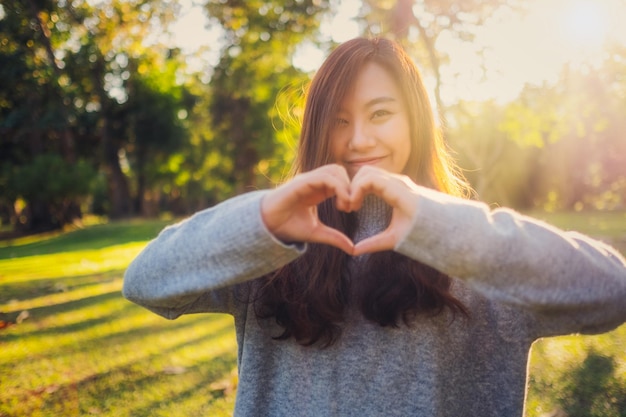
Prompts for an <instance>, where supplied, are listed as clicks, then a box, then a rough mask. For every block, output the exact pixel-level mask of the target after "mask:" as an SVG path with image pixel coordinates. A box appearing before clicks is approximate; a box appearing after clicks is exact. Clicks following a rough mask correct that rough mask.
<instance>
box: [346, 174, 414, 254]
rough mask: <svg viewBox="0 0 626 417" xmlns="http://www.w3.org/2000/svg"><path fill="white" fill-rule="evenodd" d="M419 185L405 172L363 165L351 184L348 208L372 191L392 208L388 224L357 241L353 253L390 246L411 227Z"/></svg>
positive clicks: (352, 209)
mask: <svg viewBox="0 0 626 417" xmlns="http://www.w3.org/2000/svg"><path fill="white" fill-rule="evenodd" d="M418 193H419V188H418V186H417V185H416V184H415V183H414V182H413V181H412V180H411V179H410V178H409V177H407V176H405V175H399V174H392V173H390V172H387V171H385V170H382V169H380V168H376V167H373V166H367V165H366V166H363V167H361V169H359V171H358V172H357V173H356V175H355V176H354V178H352V183H351V184H350V208H349V210H350V211H356V210H359V208H360V207H361V204H362V203H363V198H364V197H365V196H366V195H368V194H374V195H376V196H378V197H379V198H381V199H383V200H384V201H385V202H386V203H387V204H389V205H390V206H391V207H392V209H393V212H392V215H391V222H390V223H389V227H387V229H385V230H384V231H382V232H381V233H379V234H377V235H374V236H371V237H369V238H367V239H364V240H362V241H360V242H359V243H358V244H357V245H356V246H355V248H354V252H353V255H355V256H356V255H361V254H364V253H371V252H379V251H384V250H392V249H393V248H395V246H396V244H397V243H398V242H399V241H400V239H402V238H403V237H404V235H405V234H406V233H407V230H409V228H410V227H411V222H412V221H413V216H414V214H415V211H416V210H417V204H418V198H419V194H418Z"/></svg>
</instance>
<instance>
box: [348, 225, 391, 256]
mask: <svg viewBox="0 0 626 417" xmlns="http://www.w3.org/2000/svg"><path fill="white" fill-rule="evenodd" d="M395 242H396V239H395V238H394V236H393V233H391V231H390V230H389V229H387V230H385V231H384V232H381V233H379V234H377V235H375V236H372V237H368V238H367V239H363V240H362V241H360V242H359V243H357V244H356V245H355V246H354V252H353V255H354V256H358V255H363V254H365V253H373V252H382V251H386V250H392V249H393V248H394V247H395Z"/></svg>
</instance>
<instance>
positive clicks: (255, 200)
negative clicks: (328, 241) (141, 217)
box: [122, 191, 305, 319]
mask: <svg viewBox="0 0 626 417" xmlns="http://www.w3.org/2000/svg"><path fill="white" fill-rule="evenodd" d="M263 195H264V192H263V191H256V192H251V193H247V194H244V195H241V196H238V197H235V198H232V199H230V200H227V201H225V202H223V203H220V204H218V205H216V206H215V207H213V208H210V209H207V210H203V211H200V212H198V213H196V214H194V215H193V216H192V217H190V218H188V219H186V220H184V221H182V222H180V223H178V224H175V225H173V226H168V227H166V228H165V229H164V230H163V231H161V233H160V234H159V235H158V236H157V238H156V239H154V240H153V241H152V242H150V243H149V244H148V245H147V246H146V247H145V248H144V250H143V251H142V252H141V253H140V254H139V255H138V256H137V258H135V259H134V260H133V262H131V264H130V265H129V267H128V269H127V270H126V273H125V275H124V286H123V290H122V292H123V295H124V296H125V297H126V298H127V299H129V300H130V301H133V302H135V303H137V304H139V305H142V306H144V307H146V308H148V309H149V310H152V311H153V312H155V313H157V314H159V315H162V316H164V317H166V318H169V319H174V318H176V317H178V316H180V315H182V314H187V313H197V312H226V313H232V309H233V306H234V304H235V303H236V300H235V298H236V297H237V287H239V286H240V285H239V284H243V283H245V282H247V281H249V280H252V279H254V278H258V277H260V276H263V275H265V274H268V273H270V272H272V271H275V270H277V269H278V268H280V267H281V266H283V265H285V264H287V263H289V262H291V261H292V260H294V259H295V258H297V257H298V256H299V255H300V254H301V253H302V252H303V251H304V250H305V247H304V245H285V244H282V243H281V242H280V241H278V240H277V239H275V238H274V237H273V235H272V234H271V233H270V232H269V231H268V230H267V228H266V227H265V224H264V223H263V220H262V219H261V209H260V203H261V199H262V198H263Z"/></svg>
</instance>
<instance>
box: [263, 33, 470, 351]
mask: <svg viewBox="0 0 626 417" xmlns="http://www.w3.org/2000/svg"><path fill="white" fill-rule="evenodd" d="M370 62H374V63H376V64H378V65H380V66H382V67H383V68H384V69H385V70H387V71H388V72H389V74H390V75H391V76H392V78H393V79H394V80H395V81H396V82H397V83H398V86H399V87H400V88H399V89H400V91H402V92H403V94H404V100H405V103H406V107H407V110H408V114H409V119H410V132H411V153H410V156H409V161H408V163H407V166H406V168H405V172H404V174H406V175H408V176H409V177H410V178H411V179H412V180H413V181H415V182H416V183H418V184H421V185H424V186H427V187H431V188H434V189H436V190H439V191H442V192H446V193H449V194H453V195H464V194H467V192H468V188H467V186H466V183H465V182H464V181H463V179H462V176H461V175H460V174H459V171H458V169H457V168H456V166H455V164H454V162H453V161H452V160H451V158H450V156H449V153H448V151H447V148H446V146H445V144H444V142H443V140H442V138H441V136H440V134H439V132H438V130H437V127H436V124H435V119H434V116H433V111H432V108H431V105H430V102H429V100H428V94H427V92H426V89H425V87H424V84H423V82H422V77H421V76H420V73H419V71H418V69H417V67H416V66H415V64H414V63H413V61H412V60H411V59H410V57H409V56H408V55H407V54H406V53H405V52H404V51H403V49H402V48H401V47H400V46H399V45H398V44H396V43H395V42H392V41H390V40H387V39H380V38H377V39H364V38H358V39H353V40H351V41H348V42H346V43H344V44H342V45H340V46H339V47H337V48H336V49H335V50H334V51H333V52H332V53H331V54H330V55H329V56H328V58H327V59H326V61H325V62H324V64H323V65H322V66H321V67H320V69H319V70H318V71H317V73H316V74H315V76H314V78H313V80H312V82H311V84H310V86H309V89H308V92H307V98H306V105H305V110H304V117H303V121H302V130H301V134H300V142H299V148H298V154H297V158H296V162H295V164H294V166H293V168H292V174H294V175H295V174H297V173H301V172H306V171H310V170H313V169H315V168H318V167H320V166H323V165H326V164H329V163H332V162H333V160H332V156H331V152H330V147H329V136H330V135H329V132H330V127H331V126H332V122H333V121H334V120H335V118H336V114H337V111H338V106H339V103H341V101H342V99H343V97H344V96H345V94H346V93H347V91H348V89H349V88H350V87H351V83H352V81H353V80H354V79H356V76H357V74H358V72H359V71H360V70H361V69H362V68H363V67H364V65H365V64H367V63H370ZM318 214H319V217H320V220H322V221H323V222H324V223H326V224H328V225H330V226H331V227H334V228H336V229H338V230H341V231H342V232H344V233H345V234H346V235H347V236H353V234H354V232H355V227H356V219H355V215H354V214H347V213H342V212H339V211H337V210H336V209H335V208H334V206H333V202H332V199H331V200H327V201H325V202H323V203H321V204H320V205H319V206H318ZM348 261H349V256H348V255H346V254H345V253H344V252H342V251H341V250H339V249H337V248H334V247H332V246H328V245H320V244H309V248H308V250H307V251H306V253H305V254H303V255H302V256H301V257H300V258H298V259H297V260H295V261H294V262H292V263H290V264H288V265H286V266H284V267H283V268H281V269H279V270H278V271H276V272H275V273H273V274H270V275H268V276H265V277H263V278H261V279H260V280H259V282H258V283H257V291H256V293H255V296H254V298H253V299H254V303H255V311H256V314H257V317H259V318H266V319H267V318H274V319H275V320H276V323H278V324H279V325H280V326H281V327H282V328H283V329H284V331H283V332H282V334H279V335H275V336H276V338H277V339H288V338H291V337H293V338H295V340H296V341H297V342H298V343H300V344H302V345H313V344H316V343H318V342H319V344H320V345H321V346H329V345H331V344H333V343H334V342H335V341H336V340H337V338H338V337H339V335H340V333H341V324H342V322H343V321H344V319H345V312H346V308H347V306H348V305H352V306H356V307H357V308H358V309H359V310H360V311H361V313H362V314H363V316H364V317H365V318H367V319H368V320H370V321H372V322H375V323H378V324H380V325H381V326H392V327H398V326H400V325H401V324H405V325H410V324H411V321H412V320H413V319H414V318H415V317H416V316H417V315H419V314H432V315H436V314H439V313H441V312H442V311H443V310H444V309H445V308H449V309H450V310H451V311H452V312H453V313H454V314H455V315H456V313H459V312H460V313H462V314H464V315H467V310H466V309H465V307H464V305H463V304H462V303H461V302H460V301H459V300H457V299H456V298H455V297H454V296H453V295H452V294H451V293H450V291H449V290H450V284H451V280H450V278H449V277H448V276H446V275H444V274H442V273H440V272H439V271H437V270H435V269H433V268H431V267H429V266H427V265H424V264H421V263H420V262H417V261H414V260H412V259H410V258H407V257H405V256H403V255H400V254H398V253H396V252H393V251H385V252H379V253H374V254H371V255H370V256H369V257H368V259H367V266H366V267H365V268H363V271H366V272H364V273H363V274H362V276H359V277H358V280H356V279H355V280H352V279H351V277H350V272H349V270H348V268H347V264H348ZM357 281H358V284H353V283H352V282H357ZM350 285H359V291H356V292H350ZM349 294H353V296H352V297H354V294H358V295H357V299H351V298H350V296H349Z"/></svg>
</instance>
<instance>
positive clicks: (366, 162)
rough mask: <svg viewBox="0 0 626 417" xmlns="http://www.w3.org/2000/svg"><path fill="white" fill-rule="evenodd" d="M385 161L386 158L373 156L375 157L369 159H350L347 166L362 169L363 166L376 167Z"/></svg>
mask: <svg viewBox="0 0 626 417" xmlns="http://www.w3.org/2000/svg"><path fill="white" fill-rule="evenodd" d="M383 159H385V157H384V156H373V157H367V158H355V159H350V160H348V161H347V165H350V166H353V167H360V166H363V165H375V164H377V163H379V162H380V161H382V160H383Z"/></svg>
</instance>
